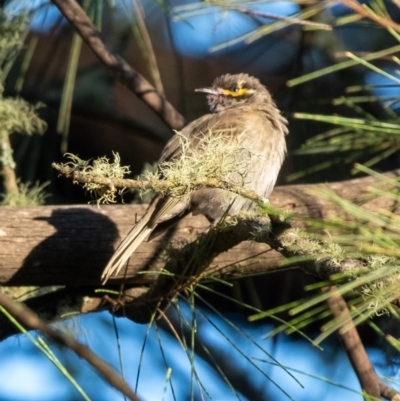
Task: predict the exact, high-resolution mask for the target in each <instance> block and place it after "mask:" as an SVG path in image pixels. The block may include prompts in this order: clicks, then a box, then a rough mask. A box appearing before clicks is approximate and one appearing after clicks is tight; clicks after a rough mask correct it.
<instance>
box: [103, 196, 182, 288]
mask: <svg viewBox="0 0 400 401" xmlns="http://www.w3.org/2000/svg"><path fill="white" fill-rule="evenodd" d="M180 203H181V201H180V200H179V199H176V198H171V197H164V198H163V197H161V196H160V195H158V196H156V197H155V198H154V199H153V200H152V202H151V203H150V205H149V207H148V208H147V210H146V213H145V214H144V215H143V217H142V218H141V219H140V220H139V222H138V223H137V224H136V225H135V226H134V227H133V228H132V229H131V230H130V231H129V233H128V234H127V235H126V237H125V238H124V239H123V241H122V242H121V243H120V244H119V246H118V248H117V249H116V251H115V252H114V255H113V256H112V257H111V259H110V261H109V262H108V264H107V266H106V267H105V269H104V270H103V273H102V275H101V281H102V283H103V284H104V283H105V282H106V281H107V280H108V279H109V278H110V277H111V275H113V274H115V275H117V274H118V273H119V271H120V270H121V268H122V267H123V266H124V265H125V263H126V262H127V261H128V259H129V258H130V257H131V255H132V253H133V252H135V250H136V249H137V248H138V246H139V245H140V244H141V243H142V242H143V241H144V240H145V239H146V238H147V236H148V235H150V233H151V232H152V231H153V230H154V228H155V227H156V226H157V224H158V223H159V222H162V221H165V220H166V219H168V217H169V216H171V218H172V217H174V216H175V215H177V214H179V212H181V213H183V211H184V210H185V208H186V207H185V204H183V203H181V205H179V204H180ZM180 209H182V210H180Z"/></svg>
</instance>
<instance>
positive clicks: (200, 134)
mask: <svg viewBox="0 0 400 401" xmlns="http://www.w3.org/2000/svg"><path fill="white" fill-rule="evenodd" d="M196 92H203V93H206V94H207V101H208V106H209V110H210V113H209V114H206V115H204V116H203V117H200V118H198V119H197V120H195V121H193V122H192V123H190V124H188V125H187V126H186V127H185V128H184V129H183V130H182V132H181V134H180V135H175V136H173V137H172V138H171V140H170V141H169V142H168V143H167V145H166V146H165V148H164V150H163V153H162V155H161V158H160V160H159V163H162V162H168V161H173V160H176V159H178V158H180V157H182V152H183V149H182V138H184V139H186V140H187V141H188V144H189V147H190V148H193V149H195V148H201V144H202V143H203V142H204V141H205V140H206V139H207V136H209V135H217V134H220V133H222V135H224V141H225V143H228V142H229V141H231V139H232V138H240V142H239V143H240V150H238V152H237V158H238V162H240V160H242V159H243V156H241V155H240V154H241V152H243V149H246V151H247V152H250V153H251V154H252V155H254V156H255V157H251V158H250V159H249V161H248V163H249V166H248V172H247V174H246V176H245V177H239V178H240V179H241V180H242V185H243V186H244V187H245V188H248V189H251V190H253V191H255V192H256V193H257V194H258V195H261V196H263V197H264V198H268V197H269V195H270V194H271V192H272V190H273V188H274V185H275V182H276V179H277V177H278V173H279V170H280V168H281V165H282V163H283V160H284V157H285V154H286V142H285V135H287V133H288V129H287V120H286V119H285V118H284V117H282V116H281V114H280V112H279V110H278V109H277V108H276V106H275V103H274V101H273V100H272V98H271V95H270V94H269V92H268V90H267V89H266V88H265V86H263V85H262V84H261V83H260V81H259V80H258V79H257V78H254V77H251V76H249V75H247V74H237V75H230V74H226V75H222V76H220V77H218V78H216V79H215V80H214V82H213V84H212V86H211V87H210V88H202V89H196ZM204 178H206V177H204ZM219 179H221V180H224V181H230V182H233V183H236V184H237V183H239V181H240V179H239V180H238V177H237V176H236V177H235V174H234V173H230V174H227V176H223V177H219ZM233 201H234V202H233ZM230 205H232V206H231V208H230V211H229V213H230V214H235V213H237V212H238V211H247V210H252V209H255V208H256V206H255V204H254V202H252V201H250V200H248V199H245V198H243V197H240V196H239V195H236V194H234V193H232V192H229V191H226V190H222V189H215V188H201V189H197V190H193V191H191V192H190V193H189V195H188V196H186V197H184V198H178V197H177V198H174V197H172V196H162V195H160V194H159V195H156V196H155V197H154V198H153V200H152V202H151V203H150V205H149V207H148V209H147V211H146V213H145V214H144V216H143V217H142V218H141V219H140V221H139V222H138V223H137V224H136V226H134V227H133V228H132V229H131V231H130V232H129V233H128V235H127V236H126V237H125V239H124V240H123V241H122V242H121V244H120V245H119V247H118V248H117V250H116V251H115V253H114V255H113V256H112V258H111V259H110V261H109V262H108V264H107V266H106V268H105V269H104V271H103V274H102V276H101V278H102V281H103V283H105V282H106V281H107V280H108V279H109V278H110V276H111V275H112V274H114V273H115V274H118V272H119V271H120V269H121V268H122V267H123V266H124V265H125V263H126V262H127V261H128V259H129V258H130V256H131V255H132V253H133V252H134V251H135V250H136V248H137V247H138V246H139V245H140V244H141V243H142V242H143V241H144V240H146V239H147V238H148V237H149V236H150V234H152V236H154V234H157V232H162V231H165V230H166V229H167V228H169V227H171V226H172V225H173V224H175V223H176V222H177V221H178V220H180V219H181V218H182V217H184V216H185V215H187V214H189V213H190V212H193V213H194V214H197V213H202V214H203V215H204V216H205V217H206V218H207V219H208V220H209V221H210V222H211V223H214V222H218V220H219V219H220V218H221V217H222V216H223V214H224V213H225V212H226V210H227V208H228V207H229V206H230Z"/></svg>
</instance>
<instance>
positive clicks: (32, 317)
mask: <svg viewBox="0 0 400 401" xmlns="http://www.w3.org/2000/svg"><path fill="white" fill-rule="evenodd" d="M0 305H1V306H3V307H4V308H5V309H6V310H7V311H8V312H9V313H10V314H11V315H13V316H14V318H15V319H16V320H18V321H19V322H20V323H22V324H23V325H24V326H26V327H29V328H30V329H32V330H39V331H40V332H41V333H43V334H44V335H46V336H47V337H49V338H50V339H51V340H53V341H55V342H57V343H59V344H62V345H64V346H66V347H68V348H69V349H71V350H72V351H74V352H75V353H76V354H77V355H78V356H79V357H80V358H82V359H84V360H85V361H87V362H88V363H89V364H90V365H91V366H93V367H94V368H95V369H96V370H97V371H98V372H99V373H100V374H101V375H102V376H103V377H104V379H105V380H106V381H107V382H108V383H109V384H110V385H111V386H113V387H114V388H116V389H117V390H119V391H121V393H123V394H124V395H125V396H126V397H128V398H129V399H130V400H132V401H140V399H139V397H138V396H137V395H136V394H135V393H134V392H133V391H132V390H131V389H130V388H129V386H128V384H127V383H126V382H125V381H124V380H123V379H122V378H121V377H119V376H118V374H117V373H116V372H115V371H114V369H113V368H112V367H111V366H110V365H108V364H107V363H106V362H105V361H103V360H102V359H101V358H99V357H98V356H97V355H96V354H94V353H93V352H92V351H91V350H90V348H89V347H87V346H86V345H84V344H81V343H79V342H77V341H75V340H74V339H73V338H72V336H71V335H68V334H66V333H63V332H61V331H59V330H56V329H54V328H52V327H51V326H49V325H47V324H46V323H45V322H44V321H43V320H41V319H40V318H39V316H38V315H37V314H36V313H35V312H34V311H33V310H31V309H30V308H28V307H27V306H26V305H24V304H23V303H20V302H15V301H13V300H12V299H11V298H9V297H8V296H7V295H5V294H2V293H1V292H0Z"/></svg>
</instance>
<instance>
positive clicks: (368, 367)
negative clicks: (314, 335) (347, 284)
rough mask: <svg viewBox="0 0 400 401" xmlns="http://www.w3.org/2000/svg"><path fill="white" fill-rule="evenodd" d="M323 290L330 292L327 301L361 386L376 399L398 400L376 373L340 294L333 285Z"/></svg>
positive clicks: (395, 393)
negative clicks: (338, 325)
mask: <svg viewBox="0 0 400 401" xmlns="http://www.w3.org/2000/svg"><path fill="white" fill-rule="evenodd" d="M323 292H325V293H330V294H331V295H330V297H329V298H328V299H327V303H328V305H329V308H330V309H331V311H332V314H333V316H334V318H335V319H337V320H338V321H339V322H340V327H341V328H340V329H339V331H338V333H339V336H340V338H341V340H342V341H343V345H344V347H345V349H346V353H347V355H348V357H349V359H350V362H351V365H352V366H353V369H354V371H355V372H356V374H357V377H358V379H359V381H360V384H361V388H362V389H363V390H364V391H365V392H366V393H367V394H368V395H369V396H370V397H376V399H380V398H381V397H384V398H386V399H387V400H393V401H394V400H399V399H400V394H399V393H397V392H396V391H395V390H394V389H393V388H391V387H389V386H387V385H386V384H384V383H383V382H382V381H381V380H380V379H379V377H378V375H377V374H376V372H375V369H374V367H373V366H372V363H371V361H370V360H369V358H368V355H367V353H366V351H365V348H364V345H363V343H362V342H361V339H360V336H359V334H358V332H357V329H356V327H355V326H354V323H353V320H352V318H351V315H350V312H349V309H348V308H347V304H346V301H345V300H344V299H343V297H342V295H340V294H339V292H338V291H337V288H336V287H335V286H332V287H326V288H324V289H323Z"/></svg>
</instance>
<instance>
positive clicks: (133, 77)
mask: <svg viewBox="0 0 400 401" xmlns="http://www.w3.org/2000/svg"><path fill="white" fill-rule="evenodd" d="M52 2H53V3H54V4H55V5H56V6H57V7H58V9H59V10H60V11H61V13H62V14H63V15H64V17H65V18H66V19H67V20H68V21H69V22H70V23H71V25H72V26H73V27H74V28H75V29H76V31H77V32H78V33H79V35H80V36H81V37H82V39H83V40H84V41H85V42H86V44H87V45H88V46H89V48H90V49H91V50H92V51H93V53H94V54H95V55H96V56H97V58H98V59H99V60H100V61H101V62H102V63H103V64H104V65H105V66H106V67H107V68H108V69H109V70H110V71H111V72H112V73H113V74H114V75H115V77H116V78H117V79H118V80H119V81H121V82H122V83H123V84H124V85H125V86H126V87H127V88H128V89H129V90H131V91H132V92H133V93H134V94H135V95H136V96H138V97H139V98H140V99H141V100H142V101H143V102H144V103H145V104H146V105H147V106H149V107H150V108H151V109H152V110H154V111H155V112H156V113H157V114H158V115H159V117H160V118H161V119H162V120H163V121H164V122H165V123H166V124H167V125H168V126H169V127H170V128H173V129H177V130H179V129H181V128H183V127H184V126H185V125H186V123H185V119H184V118H183V117H182V116H181V115H180V114H179V113H178V112H177V111H176V109H175V108H174V107H173V106H172V105H171V103H169V102H168V100H167V99H166V98H165V97H164V96H163V95H161V94H159V93H158V92H157V91H156V89H155V88H154V87H153V86H152V85H151V84H150V82H148V81H147V80H146V79H145V78H144V77H143V76H141V75H140V74H139V73H138V72H136V71H135V70H134V69H133V68H132V67H131V66H130V65H129V64H128V63H127V62H126V61H125V60H124V59H123V58H122V57H120V56H119V55H118V54H115V53H113V52H112V51H111V50H110V49H109V48H108V47H107V45H106V43H105V40H104V39H103V37H102V35H101V33H100V32H99V31H97V30H96V28H95V26H94V25H93V23H92V21H91V20H90V19H89V17H88V16H87V15H86V13H85V11H84V10H83V9H82V8H81V7H80V5H79V4H78V3H77V2H76V1H75V0H52Z"/></svg>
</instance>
